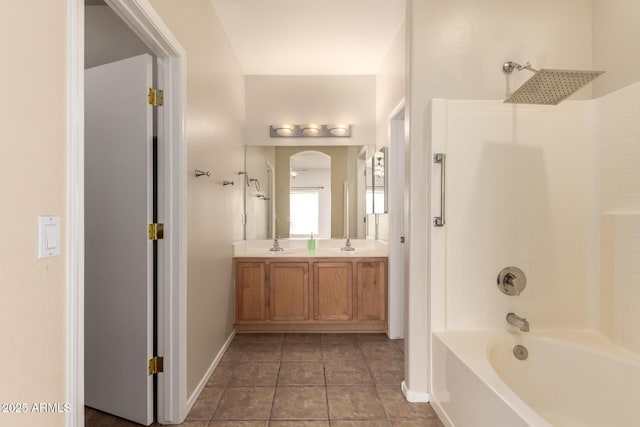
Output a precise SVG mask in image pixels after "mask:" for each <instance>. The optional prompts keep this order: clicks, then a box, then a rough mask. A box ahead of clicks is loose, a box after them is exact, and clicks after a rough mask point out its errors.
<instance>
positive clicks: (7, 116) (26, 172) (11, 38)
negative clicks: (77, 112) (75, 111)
mask: <svg viewBox="0 0 640 427" xmlns="http://www.w3.org/2000/svg"><path fill="white" fill-rule="evenodd" d="M66 13H67V5H66V2H59V1H58V2H52V1H49V0H35V1H31V2H2V5H0V44H1V46H2V52H3V54H4V55H5V58H6V61H5V62H4V64H3V67H2V68H1V69H0V82H1V83H0V85H2V101H1V102H0V158H1V159H2V160H3V161H2V167H0V197H1V200H2V202H0V223H1V224H2V226H3V230H2V237H1V238H0V335H1V336H2V351H0V366H2V367H3V370H2V381H1V382H0V402H4V403H11V402H14V403H26V404H27V405H28V410H27V412H28V413H17V414H7V413H0V424H2V425H6V426H12V427H13V426H15V427H21V426H25V427H31V426H54V427H55V426H63V425H65V414H64V413H38V412H32V411H31V405H32V404H34V403H40V402H51V403H53V402H58V403H59V404H60V405H62V404H63V403H64V402H65V400H66V393H65V385H66V348H67V347H66V339H67V335H66V318H67V313H66V277H65V273H66V271H65V270H66V269H65V263H66V256H65V252H66V246H67V242H66V241H65V235H66V231H65V228H66V209H65V206H66V156H67V139H66V138H67V129H66V126H67V125H66V120H67V115H66V111H67V87H66V86H67V55H68V52H67V16H66ZM43 71H46V72H43ZM39 215H59V216H61V218H62V228H61V230H60V236H61V255H60V256H55V257H51V258H44V259H37V258H36V256H37V253H38V252H37V242H38V216H39ZM61 407H62V406H61Z"/></svg>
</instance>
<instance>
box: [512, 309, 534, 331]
mask: <svg viewBox="0 0 640 427" xmlns="http://www.w3.org/2000/svg"><path fill="white" fill-rule="evenodd" d="M507 322H509V323H510V324H511V325H513V326H515V327H517V328H519V329H520V330H521V331H522V332H529V321H528V320H527V319H525V318H524V317H520V316H518V315H517V314H515V313H509V314H507Z"/></svg>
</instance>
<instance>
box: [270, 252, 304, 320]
mask: <svg viewBox="0 0 640 427" xmlns="http://www.w3.org/2000/svg"><path fill="white" fill-rule="evenodd" d="M269 279H270V280H269V284H270V286H269V295H270V304H269V305H268V307H265V309H266V310H268V311H269V319H270V320H308V319H309V264H308V263H306V262H272V263H269ZM265 306H266V304H265Z"/></svg>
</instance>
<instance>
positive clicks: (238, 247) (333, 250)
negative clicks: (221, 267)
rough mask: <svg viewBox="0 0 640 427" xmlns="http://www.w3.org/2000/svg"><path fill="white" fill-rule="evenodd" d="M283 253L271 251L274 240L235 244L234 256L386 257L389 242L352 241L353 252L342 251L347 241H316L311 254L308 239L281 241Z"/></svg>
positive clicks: (248, 241)
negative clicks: (314, 248)
mask: <svg viewBox="0 0 640 427" xmlns="http://www.w3.org/2000/svg"><path fill="white" fill-rule="evenodd" d="M278 243H279V244H280V247H281V248H283V249H284V250H283V251H278V252H276V251H270V250H269V249H270V248H272V247H273V240H242V241H239V242H235V243H234V244H233V256H234V257H243V258H276V257H277V258H328V257H331V258H333V257H341V258H353V257H386V256H387V255H388V253H389V251H388V244H387V242H383V241H380V240H368V239H351V247H352V248H354V249H355V250H353V251H341V250H340V249H341V248H342V247H344V246H345V239H316V250H315V252H314V253H309V251H308V249H307V239H279V240H278Z"/></svg>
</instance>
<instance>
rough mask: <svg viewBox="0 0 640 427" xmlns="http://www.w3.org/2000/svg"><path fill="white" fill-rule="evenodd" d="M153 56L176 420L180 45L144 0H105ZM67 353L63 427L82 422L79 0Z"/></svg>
mask: <svg viewBox="0 0 640 427" xmlns="http://www.w3.org/2000/svg"><path fill="white" fill-rule="evenodd" d="M105 1H106V3H107V5H108V6H109V7H111V9H113V11H114V12H115V13H116V14H117V15H118V16H119V17H120V18H121V19H122V20H123V21H124V22H125V23H126V24H127V25H128V26H129V27H130V28H131V29H132V30H133V31H134V33H136V34H137V35H138V37H139V38H140V39H141V40H142V41H143V42H144V43H145V44H146V45H147V47H148V48H149V49H150V50H151V52H153V53H154V55H155V56H156V57H157V76H158V85H159V86H160V87H162V89H163V90H164V100H165V102H164V107H162V108H161V109H159V111H158V137H159V138H161V139H163V140H164V144H162V149H161V150H160V151H159V152H158V155H159V159H158V169H159V171H158V176H159V181H158V185H159V186H158V190H159V191H158V207H159V215H160V218H159V220H160V221H161V222H163V223H164V224H165V234H164V240H163V244H162V245H159V246H160V247H161V248H160V250H159V253H158V257H159V260H158V261H159V270H158V278H159V282H158V293H159V295H158V297H159V299H158V348H159V353H160V355H162V356H164V366H165V373H163V374H161V375H159V377H158V398H157V402H156V405H157V408H158V421H159V422H162V423H168V424H178V423H181V422H182V421H184V419H185V417H186V410H187V375H186V374H187V364H186V360H187V359H186V356H187V354H186V353H187V340H186V330H187V328H186V324H187V322H186V319H187V317H186V312H187V310H186V309H187V306H186V278H187V275H186V266H187V258H186V254H187V251H186V244H187V242H186V226H187V222H186V169H187V164H186V159H187V155H186V154H187V153H186V144H185V140H186V138H185V126H184V121H185V105H186V52H185V50H184V49H183V48H182V46H181V45H180V43H179V42H178V41H177V39H176V38H175V37H174V36H173V35H172V34H171V31H170V30H169V28H168V27H167V26H166V25H165V24H164V22H163V21H162V19H161V18H160V16H159V15H158V14H157V13H156V12H155V10H154V9H153V7H152V6H151V4H150V3H149V1H148V0H105ZM66 6H67V28H68V32H67V177H66V191H67V205H66V208H67V215H66V217H67V224H66V236H65V237H66V242H67V245H66V246H67V247H66V268H67V277H66V286H67V313H68V315H67V324H66V330H67V345H66V347H67V355H66V396H67V403H69V404H70V405H71V411H70V412H69V413H67V416H66V425H67V426H68V427H75V426H84V367H85V361H84V25H85V23H84V0H67V1H66Z"/></svg>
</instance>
